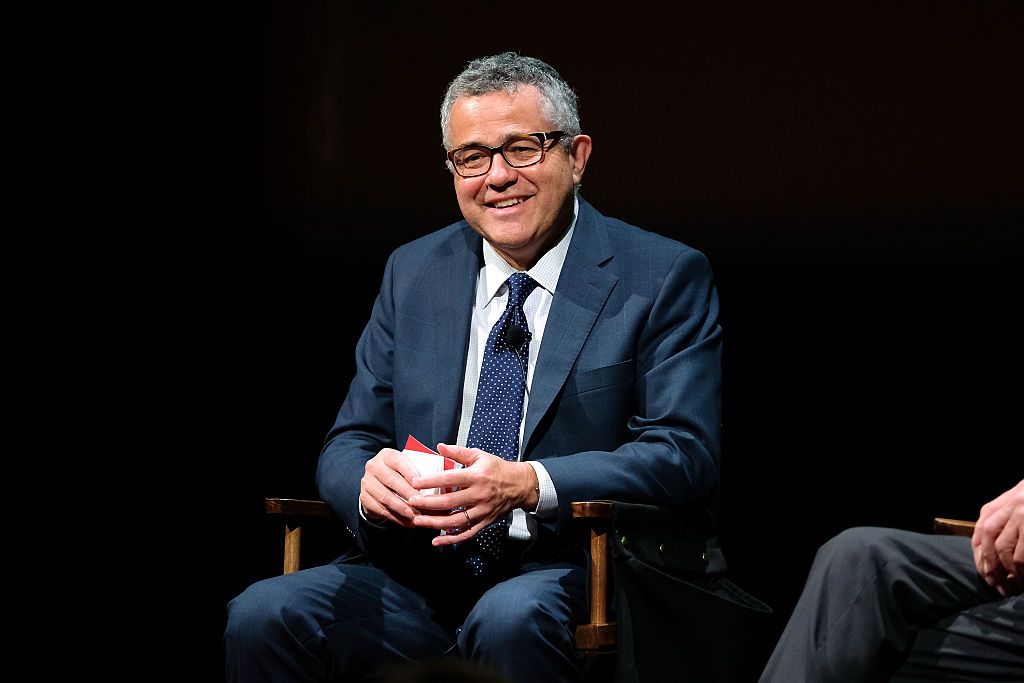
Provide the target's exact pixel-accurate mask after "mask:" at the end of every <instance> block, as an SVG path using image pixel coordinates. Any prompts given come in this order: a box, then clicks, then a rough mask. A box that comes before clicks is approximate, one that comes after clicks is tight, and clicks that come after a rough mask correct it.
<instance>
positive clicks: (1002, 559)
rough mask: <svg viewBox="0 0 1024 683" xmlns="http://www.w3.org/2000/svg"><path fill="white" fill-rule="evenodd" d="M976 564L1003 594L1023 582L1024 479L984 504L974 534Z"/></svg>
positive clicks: (984, 576) (981, 572) (1019, 589)
mask: <svg viewBox="0 0 1024 683" xmlns="http://www.w3.org/2000/svg"><path fill="white" fill-rule="evenodd" d="M971 547H972V548H973V549H974V564H975V566H976V567H977V568H978V573H979V574H980V575H981V577H982V578H983V579H985V583H987V584H988V585H990V586H992V587H993V588H995V589H996V590H997V591H999V593H1000V594H1001V595H1004V596H1005V595H1013V594H1015V593H1019V592H1020V591H1021V588H1022V586H1024V480H1021V482H1020V483H1018V484H1017V485H1016V486H1014V487H1013V488H1012V489H1010V490H1009V491H1006V492H1005V493H1003V494H1002V495H1000V496H999V497H998V498H996V499H995V500H992V501H990V502H988V503H985V505H983V506H982V507H981V514H980V515H979V517H978V521H977V523H976V524H975V527H974V535H973V536H972V538H971Z"/></svg>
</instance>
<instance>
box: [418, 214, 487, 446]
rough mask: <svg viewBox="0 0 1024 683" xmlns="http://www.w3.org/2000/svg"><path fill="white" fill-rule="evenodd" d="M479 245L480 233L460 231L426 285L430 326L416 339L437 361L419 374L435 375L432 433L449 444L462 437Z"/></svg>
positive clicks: (432, 270)
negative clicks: (467, 354) (466, 373)
mask: <svg viewBox="0 0 1024 683" xmlns="http://www.w3.org/2000/svg"><path fill="white" fill-rule="evenodd" d="M481 244H482V241H481V238H480V236H479V235H477V234H476V233H475V232H473V230H472V229H470V228H469V227H468V226H466V227H465V228H464V229H463V230H460V231H458V232H457V233H456V235H455V236H454V237H453V239H451V240H450V241H449V242H448V245H447V247H448V249H446V250H441V253H440V254H439V255H438V258H437V261H436V263H435V264H432V265H431V268H430V271H429V275H428V276H426V277H424V281H423V283H422V286H423V287H424V289H422V290H421V292H422V295H423V301H424V302H425V303H427V306H428V311H429V315H430V318H429V320H431V321H432V324H431V325H427V326H425V327H424V335H423V338H422V339H420V340H418V341H416V342H415V343H417V344H426V345H429V348H431V349H432V350H433V354H432V357H433V359H434V363H433V367H427V368H421V369H420V370H419V372H420V373H422V374H423V375H424V376H428V377H433V380H432V383H433V385H434V389H435V390H436V392H437V393H436V396H435V401H434V403H435V409H434V422H433V432H432V434H433V435H434V436H433V438H435V439H437V440H438V441H443V442H445V443H455V439H456V438H457V437H458V430H459V415H460V413H461V406H462V383H463V380H464V378H465V370H466V349H467V348H469V326H470V324H471V320H472V314H473V305H474V303H475V301H476V279H477V274H478V272H479V271H480V262H481V261H480V259H481V255H480V248H481ZM431 292H434V293H436V294H435V295H432V294H431Z"/></svg>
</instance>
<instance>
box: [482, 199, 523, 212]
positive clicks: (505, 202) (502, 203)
mask: <svg viewBox="0 0 1024 683" xmlns="http://www.w3.org/2000/svg"><path fill="white" fill-rule="evenodd" d="M525 201H526V198H519V197H513V198H511V199H499V200H498V201H494V202H487V206H488V207H490V208H492V209H507V208H509V207H510V206H516V205H518V204H522V203H523V202H525Z"/></svg>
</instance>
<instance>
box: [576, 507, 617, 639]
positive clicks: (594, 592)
mask: <svg viewBox="0 0 1024 683" xmlns="http://www.w3.org/2000/svg"><path fill="white" fill-rule="evenodd" d="M614 505H615V504H614V503H611V502H608V501H580V502H574V503H573V504H572V516H573V519H574V520H579V523H580V524H582V525H585V526H586V527H587V528H588V529H589V532H590V534H589V535H590V622H589V623H586V624H580V625H578V626H577V627H576V647H577V649H580V650H600V649H603V648H609V647H613V646H614V645H615V641H616V628H617V624H616V623H615V622H614V621H613V622H610V623H609V621H608V569H609V568H608V524H607V522H608V521H610V520H611V518H612V510H613V509H614Z"/></svg>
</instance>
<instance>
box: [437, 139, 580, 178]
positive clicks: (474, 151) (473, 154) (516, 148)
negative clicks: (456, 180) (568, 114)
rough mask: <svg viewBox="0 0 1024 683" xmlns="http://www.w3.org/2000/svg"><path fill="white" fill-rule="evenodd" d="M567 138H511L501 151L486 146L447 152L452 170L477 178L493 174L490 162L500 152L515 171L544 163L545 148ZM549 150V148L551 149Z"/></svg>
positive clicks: (504, 143)
mask: <svg viewBox="0 0 1024 683" xmlns="http://www.w3.org/2000/svg"><path fill="white" fill-rule="evenodd" d="M564 136H565V131H562V130H553V131H551V132H550V133H528V134H526V135H517V136H515V137H514V138H509V139H508V140H506V141H505V142H503V143H502V144H501V145H499V146H498V147H488V146H487V145H466V146H465V147H459V148H458V149H453V150H451V151H450V152H448V161H450V162H451V163H452V168H454V169H455V172H456V173H458V174H459V175H460V176H462V177H463V178H475V177H476V176H480V175H483V174H485V173H487V172H488V171H489V170H491V159H493V158H494V155H495V154H496V153H498V152H501V158H502V159H504V160H505V163H506V164H508V165H509V166H511V167H512V168H523V167H524V166H533V165H534V164H539V163H540V162H542V161H544V150H545V145H546V144H547V143H548V142H549V141H550V142H557V141H558V140H560V139H562V138H563V137H564ZM548 149H550V147H548Z"/></svg>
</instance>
